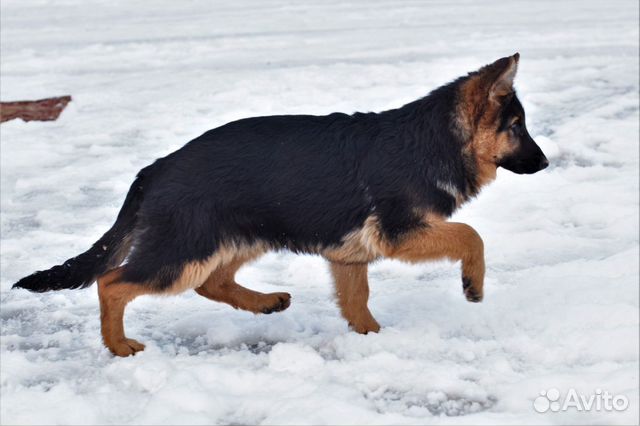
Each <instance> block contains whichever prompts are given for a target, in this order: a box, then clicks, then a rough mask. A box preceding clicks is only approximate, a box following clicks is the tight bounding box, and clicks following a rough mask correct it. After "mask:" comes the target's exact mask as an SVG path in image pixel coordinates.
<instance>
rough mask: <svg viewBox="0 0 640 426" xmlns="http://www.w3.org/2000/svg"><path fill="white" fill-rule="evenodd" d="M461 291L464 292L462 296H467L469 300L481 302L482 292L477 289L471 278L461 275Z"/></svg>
mask: <svg viewBox="0 0 640 426" xmlns="http://www.w3.org/2000/svg"><path fill="white" fill-rule="evenodd" d="M462 291H463V292H464V296H465V297H466V298H467V300H468V301H469V302H473V303H478V302H482V298H483V292H482V290H478V289H477V288H475V287H474V285H473V282H472V281H471V278H467V277H463V278H462Z"/></svg>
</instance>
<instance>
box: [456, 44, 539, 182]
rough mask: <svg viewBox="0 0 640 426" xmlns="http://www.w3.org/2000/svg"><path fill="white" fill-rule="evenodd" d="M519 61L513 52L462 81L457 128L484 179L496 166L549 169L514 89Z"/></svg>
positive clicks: (532, 170)
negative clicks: (528, 129)
mask: <svg viewBox="0 0 640 426" xmlns="http://www.w3.org/2000/svg"><path fill="white" fill-rule="evenodd" d="M519 57H520V55H519V54H518V53H516V54H515V55H513V56H509V57H506V58H501V59H498V60H497V61H495V62H494V63H492V64H490V65H487V66H484V67H482V68H481V69H479V70H478V71H476V72H473V73H471V74H469V76H468V77H467V78H465V79H463V80H461V82H460V87H459V95H458V101H457V111H456V116H457V128H458V130H459V131H460V133H461V135H462V136H463V138H464V140H465V149H466V150H468V151H469V152H470V153H471V154H472V155H473V157H475V159H476V162H477V166H478V169H479V170H478V171H479V173H480V175H483V174H484V175H486V177H487V178H488V179H491V178H492V177H493V176H495V171H496V169H497V168H498V167H503V168H505V169H507V170H510V171H512V172H514V173H518V174H523V173H527V174H530V173H536V172H538V171H540V170H542V169H544V168H546V167H547V166H548V165H549V161H548V160H547V157H545V155H544V153H543V152H542V150H541V149H540V147H539V146H538V145H537V144H536V143H535V141H534V140H533V139H532V138H531V136H530V135H529V132H528V131H527V127H526V124H525V114H524V109H523V108H522V104H521V103H520V101H519V100H518V97H517V96H516V92H515V90H514V89H513V80H514V78H515V76H516V71H517V69H518V60H519ZM481 178H482V177H481Z"/></svg>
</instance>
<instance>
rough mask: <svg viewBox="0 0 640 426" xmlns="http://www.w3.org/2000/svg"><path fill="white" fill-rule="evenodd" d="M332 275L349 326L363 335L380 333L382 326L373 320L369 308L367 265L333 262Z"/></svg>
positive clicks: (341, 308)
mask: <svg viewBox="0 0 640 426" xmlns="http://www.w3.org/2000/svg"><path fill="white" fill-rule="evenodd" d="M331 274H332V275H333V279H334V281H335V285H336V296H337V298H338V304H339V305H340V311H341V312H342V316H343V317H344V318H345V319H346V320H347V321H348V322H349V326H351V328H353V330H354V331H356V332H358V333H361V334H367V333H368V332H370V331H372V332H375V333H377V332H378V331H380V324H378V322H377V321H376V320H375V318H373V315H371V312H370V311H369V308H368V306H367V302H368V300H369V281H368V280H367V264H366V263H338V262H331Z"/></svg>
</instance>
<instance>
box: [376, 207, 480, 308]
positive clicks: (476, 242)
mask: <svg viewBox="0 0 640 426" xmlns="http://www.w3.org/2000/svg"><path fill="white" fill-rule="evenodd" d="M386 251H387V253H384V254H385V256H386V257H391V258H395V259H400V260H404V261H408V262H420V261H425V260H435V259H441V258H449V259H452V260H460V261H462V289H463V291H464V294H465V296H466V298H467V300H468V301H470V302H480V301H482V296H483V285H484V270H485V267H484V244H483V242H482V238H480V235H478V233H477V232H476V231H475V230H474V229H473V228H472V227H470V226H469V225H466V224H464V223H455V222H446V221H444V220H433V221H429V222H428V223H427V224H426V225H425V226H424V227H422V228H419V229H416V230H414V231H411V232H409V233H407V234H406V235H403V236H402V237H400V238H399V240H398V241H396V242H394V243H391V244H389V247H388V249H387V250H386Z"/></svg>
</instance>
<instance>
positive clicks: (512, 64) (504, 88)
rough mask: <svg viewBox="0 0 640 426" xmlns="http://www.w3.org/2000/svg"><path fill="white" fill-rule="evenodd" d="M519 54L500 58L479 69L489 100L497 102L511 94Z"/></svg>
mask: <svg viewBox="0 0 640 426" xmlns="http://www.w3.org/2000/svg"><path fill="white" fill-rule="evenodd" d="M519 60H520V54H519V53H516V54H515V55H513V56H507V57H504V58H500V59H498V60H497V61H495V62H494V63H492V64H489V65H487V66H484V67H482V68H481V69H480V71H479V74H480V76H481V78H482V80H483V81H484V84H483V86H484V87H486V88H488V96H489V99H490V100H492V101H495V102H499V101H500V99H501V98H503V97H504V96H506V95H508V94H510V93H511V92H513V80H514V79H515V77H516V72H517V71H518V61H519Z"/></svg>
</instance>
